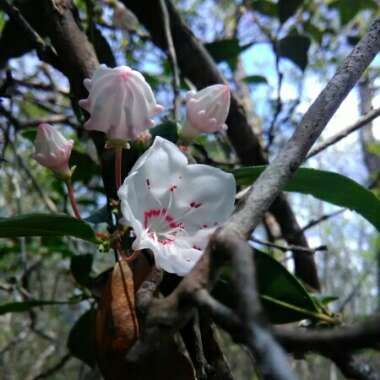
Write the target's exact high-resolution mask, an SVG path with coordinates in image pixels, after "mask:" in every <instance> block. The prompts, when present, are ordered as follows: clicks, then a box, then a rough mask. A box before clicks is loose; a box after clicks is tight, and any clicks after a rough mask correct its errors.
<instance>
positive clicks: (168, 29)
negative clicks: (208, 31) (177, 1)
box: [160, 0, 181, 120]
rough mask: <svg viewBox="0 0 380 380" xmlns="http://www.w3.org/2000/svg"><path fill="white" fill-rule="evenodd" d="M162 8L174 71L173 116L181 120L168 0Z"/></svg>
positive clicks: (169, 54) (178, 85)
mask: <svg viewBox="0 0 380 380" xmlns="http://www.w3.org/2000/svg"><path fill="white" fill-rule="evenodd" d="M160 7H161V12H162V19H163V24H164V29H165V37H166V41H167V45H168V58H169V61H170V65H171V68H172V71H173V116H174V119H175V120H179V116H180V115H179V107H180V104H181V99H180V96H179V95H180V94H179V89H180V86H181V82H180V77H179V68H178V63H177V54H176V51H175V47H174V43H173V36H172V32H171V27H170V15H169V11H168V7H167V6H166V0H160Z"/></svg>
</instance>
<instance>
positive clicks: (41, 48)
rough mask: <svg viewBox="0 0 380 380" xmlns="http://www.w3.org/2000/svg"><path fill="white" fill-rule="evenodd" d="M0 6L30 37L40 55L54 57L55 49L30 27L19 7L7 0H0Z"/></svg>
mask: <svg viewBox="0 0 380 380" xmlns="http://www.w3.org/2000/svg"><path fill="white" fill-rule="evenodd" d="M0 8H1V9H3V11H4V12H6V13H7V14H8V16H9V17H10V18H12V19H13V20H14V21H15V22H16V23H17V24H18V25H19V27H20V28H22V29H23V30H24V32H25V34H26V35H27V36H28V37H29V38H30V39H31V41H32V42H33V45H34V47H35V48H36V50H37V51H38V52H39V53H40V54H41V55H42V56H44V55H49V56H50V58H53V57H54V59H56V53H55V51H54V50H53V49H52V48H51V47H50V46H49V45H47V44H46V43H45V41H44V40H43V38H42V37H41V36H40V35H39V34H38V33H37V32H36V31H35V30H34V29H33V28H32V26H31V25H30V24H29V22H28V21H27V20H26V18H25V17H24V16H23V15H22V14H21V12H20V11H19V9H18V8H17V7H15V6H14V5H12V4H10V3H9V2H8V1H7V0H0Z"/></svg>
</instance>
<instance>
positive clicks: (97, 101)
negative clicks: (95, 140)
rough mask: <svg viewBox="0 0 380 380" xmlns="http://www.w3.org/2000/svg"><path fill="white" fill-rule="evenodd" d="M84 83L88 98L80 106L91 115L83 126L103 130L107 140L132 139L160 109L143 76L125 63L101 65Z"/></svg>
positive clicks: (150, 124)
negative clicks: (111, 66) (117, 65)
mask: <svg viewBox="0 0 380 380" xmlns="http://www.w3.org/2000/svg"><path fill="white" fill-rule="evenodd" d="M83 83H84V86H85V87H86V88H87V90H88V91H89V97H88V98H87V99H83V100H80V101H79V105H80V106H81V107H82V108H84V109H85V110H86V111H88V112H89V113H90V114H91V117H90V118H89V119H88V121H87V122H86V123H85V125H84V127H85V128H86V129H88V130H96V131H101V132H104V133H106V135H107V138H108V140H111V141H112V140H116V141H118V140H120V141H127V140H135V139H136V138H137V137H138V135H139V134H140V133H141V132H143V131H145V130H146V129H148V128H150V127H152V126H153V125H154V122H153V120H152V119H151V117H153V116H154V115H156V114H158V113H160V112H161V111H162V110H163V107H162V106H160V105H158V104H157V103H156V100H155V98H154V94H153V92H152V89H151V88H150V86H149V84H148V83H147V82H146V80H145V78H144V77H143V76H142V75H141V74H140V73H139V72H138V71H135V70H132V69H131V68H130V67H128V66H119V67H115V68H113V69H110V68H108V67H106V66H105V65H100V66H99V67H98V69H97V70H96V71H95V74H94V76H93V78H92V79H85V80H84V82H83Z"/></svg>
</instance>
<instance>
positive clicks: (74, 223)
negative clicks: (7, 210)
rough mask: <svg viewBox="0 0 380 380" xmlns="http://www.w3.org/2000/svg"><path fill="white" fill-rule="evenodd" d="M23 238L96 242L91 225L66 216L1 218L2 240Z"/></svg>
mask: <svg viewBox="0 0 380 380" xmlns="http://www.w3.org/2000/svg"><path fill="white" fill-rule="evenodd" d="M21 236H73V237H76V238H79V239H83V240H87V241H90V242H93V243H94V242H96V237H95V233H94V231H93V230H92V228H91V227H90V225H89V224H87V223H86V222H83V221H82V220H78V219H75V218H72V217H71V216H68V215H64V214H37V213H35V214H25V215H19V216H15V217H12V218H0V238H14V237H21Z"/></svg>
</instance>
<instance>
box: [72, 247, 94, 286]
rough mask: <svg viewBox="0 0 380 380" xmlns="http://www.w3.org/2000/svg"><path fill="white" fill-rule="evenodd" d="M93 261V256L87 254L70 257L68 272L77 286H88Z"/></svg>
mask: <svg viewBox="0 0 380 380" xmlns="http://www.w3.org/2000/svg"><path fill="white" fill-rule="evenodd" d="M93 261H94V256H93V255H91V254H89V253H88V254H85V255H74V256H72V257H71V261H70V270H71V273H72V275H73V277H74V278H75V280H76V282H77V283H78V284H79V285H82V286H88V284H89V282H90V280H91V276H90V274H91V269H92V263H93Z"/></svg>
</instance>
